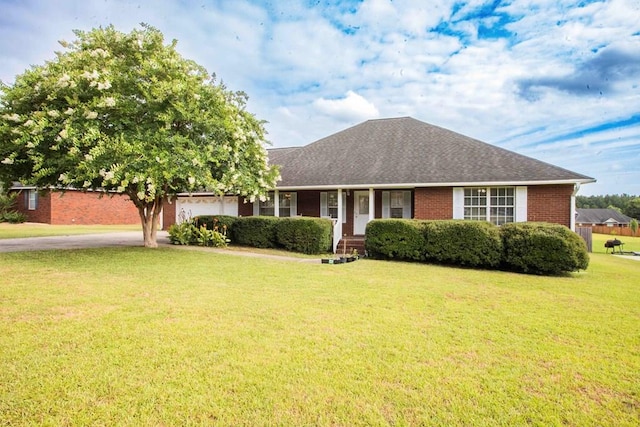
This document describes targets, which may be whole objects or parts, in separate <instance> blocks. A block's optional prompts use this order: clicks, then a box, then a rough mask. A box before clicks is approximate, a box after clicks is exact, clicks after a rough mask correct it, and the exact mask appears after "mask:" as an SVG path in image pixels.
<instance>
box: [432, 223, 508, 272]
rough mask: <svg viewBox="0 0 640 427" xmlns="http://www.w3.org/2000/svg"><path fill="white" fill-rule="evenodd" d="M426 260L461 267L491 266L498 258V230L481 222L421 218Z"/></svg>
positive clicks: (495, 265)
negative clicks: (422, 219) (423, 220)
mask: <svg viewBox="0 0 640 427" xmlns="http://www.w3.org/2000/svg"><path fill="white" fill-rule="evenodd" d="M423 231H424V257H425V259H426V260H427V261H435V262H438V263H442V264H452V265H460V266H465V267H480V268H492V267H497V266H499V265H500V262H501V260H502V240H501V238H500V230H499V229H498V227H496V226H495V225H493V224H490V223H488V222H485V221H464V220H445V221H425V222H424V225H423Z"/></svg>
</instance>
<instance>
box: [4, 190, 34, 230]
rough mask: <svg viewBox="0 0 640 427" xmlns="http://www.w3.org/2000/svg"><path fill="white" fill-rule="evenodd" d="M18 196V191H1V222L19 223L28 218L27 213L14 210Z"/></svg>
mask: <svg viewBox="0 0 640 427" xmlns="http://www.w3.org/2000/svg"><path fill="white" fill-rule="evenodd" d="M0 190H1V188H0ZM17 196H18V193H9V194H5V193H1V192H0V222H9V223H12V224H17V223H20V222H25V221H26V220H27V216H26V215H25V214H23V213H22V212H18V211H16V210H14V209H15V203H16V198H17Z"/></svg>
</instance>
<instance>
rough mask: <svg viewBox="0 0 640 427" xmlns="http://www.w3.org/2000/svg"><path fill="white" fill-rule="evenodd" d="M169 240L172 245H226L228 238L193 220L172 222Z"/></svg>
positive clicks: (218, 246) (217, 246)
mask: <svg viewBox="0 0 640 427" xmlns="http://www.w3.org/2000/svg"><path fill="white" fill-rule="evenodd" d="M168 232H169V241H170V242H171V243H172V244H174V245H198V246H211V247H216V248H220V247H226V246H227V243H228V242H229V240H228V239H227V237H226V235H225V234H224V233H222V232H218V231H217V230H211V229H208V228H207V227H206V226H204V225H201V226H200V227H198V226H196V224H195V220H191V221H184V222H182V223H180V224H172V225H171V226H170V227H169V229H168Z"/></svg>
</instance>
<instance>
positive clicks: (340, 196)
mask: <svg viewBox="0 0 640 427" xmlns="http://www.w3.org/2000/svg"><path fill="white" fill-rule="evenodd" d="M343 222H344V218H342V188H338V224H340V225H342V223H343Z"/></svg>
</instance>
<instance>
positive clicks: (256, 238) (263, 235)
mask: <svg viewBox="0 0 640 427" xmlns="http://www.w3.org/2000/svg"><path fill="white" fill-rule="evenodd" d="M279 220H280V218H277V217H273V216H246V217H241V218H237V220H236V221H235V222H234V223H233V228H232V229H231V241H232V242H233V243H236V244H238V245H243V246H253V247H254V248H276V247H277V244H276V224H277V222H278V221H279Z"/></svg>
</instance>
